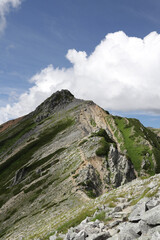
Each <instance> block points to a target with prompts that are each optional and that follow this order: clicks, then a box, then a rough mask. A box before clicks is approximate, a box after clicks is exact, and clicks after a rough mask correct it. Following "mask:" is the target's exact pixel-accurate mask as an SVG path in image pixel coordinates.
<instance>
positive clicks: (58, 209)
mask: <svg viewBox="0 0 160 240" xmlns="http://www.w3.org/2000/svg"><path fill="white" fill-rule="evenodd" d="M1 129H2V131H0V146H1V148H0V183H1V184H0V207H1V208H0V238H2V239H8V240H9V239H12V240H13V239H19V238H20V237H21V236H23V237H24V239H34V238H35V236H36V235H38V236H40V237H41V238H43V236H45V234H46V233H48V232H50V230H52V227H53V226H54V230H55V229H57V227H58V224H59V223H60V222H61V221H64V220H65V217H64V215H65V214H66V215H65V216H67V213H68V212H70V211H71V210H72V209H79V208H80V207H81V206H83V205H84V203H85V202H86V201H87V202H90V201H93V199H94V198H95V197H97V196H100V195H101V194H103V193H105V192H106V191H107V192H108V191H110V190H112V188H114V187H118V186H121V185H123V184H124V183H127V182H130V181H132V180H133V179H134V178H135V176H137V175H138V174H139V175H140V174H142V173H143V175H145V176H146V175H147V176H148V175H149V174H153V173H154V172H155V169H156V171H158V169H159V167H160V164H159V162H158V156H159V146H160V144H159V140H158V138H157V136H156V134H154V133H152V132H151V130H148V129H146V128H144V127H143V126H142V125H141V124H140V123H139V122H137V120H133V119H122V118H119V117H113V116H112V115H110V114H109V113H108V112H106V111H104V110H103V109H101V108H100V107H99V106H97V105H96V104H94V103H93V102H92V101H84V100H79V99H76V98H74V96H73V95H72V94H71V93H70V92H69V91H68V90H62V91H58V92H56V93H55V94H53V95H52V96H51V97H50V98H48V99H47V100H46V101H45V102H43V103H42V104H41V105H40V106H39V107H37V109H36V110H35V111H34V112H32V113H30V114H28V115H27V116H24V117H23V118H20V119H17V120H15V121H11V122H9V123H8V124H3V125H2V126H1ZM126 131H127V132H126ZM149 137H151V140H150V138H149ZM128 142H129V145H128ZM141 143H143V144H141ZM128 146H131V151H130V149H129V148H128ZM137 149H138V150H137ZM128 156H129V157H128ZM143 159H144V161H143ZM116 214H117V213H116ZM114 224H115V223H114ZM13 229H16V231H14V230H13ZM100 234H101V232H100ZM82 235H83V234H82ZM79 237H82V236H79ZM83 237H84V236H83ZM96 237H97V236H96ZM103 237H104V236H101V235H100V236H99V237H98V238H97V239H99V238H103Z"/></svg>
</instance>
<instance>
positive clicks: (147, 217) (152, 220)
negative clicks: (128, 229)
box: [141, 205, 160, 226]
mask: <svg viewBox="0 0 160 240" xmlns="http://www.w3.org/2000/svg"><path fill="white" fill-rule="evenodd" d="M141 219H142V220H143V221H145V222H146V223H147V224H148V225H151V226H155V225H159V224H160V205H158V206H156V207H154V208H152V209H150V210H148V211H147V212H145V213H144V214H143V215H142V216H141Z"/></svg>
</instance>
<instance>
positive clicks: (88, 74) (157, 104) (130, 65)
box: [0, 31, 160, 122]
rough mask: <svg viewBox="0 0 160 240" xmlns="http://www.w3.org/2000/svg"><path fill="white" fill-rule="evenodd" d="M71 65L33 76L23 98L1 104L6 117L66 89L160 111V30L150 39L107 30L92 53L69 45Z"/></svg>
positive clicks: (121, 107)
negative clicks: (3, 105)
mask: <svg viewBox="0 0 160 240" xmlns="http://www.w3.org/2000/svg"><path fill="white" fill-rule="evenodd" d="M66 57H67V59H68V60H69V61H70V62H71V63H72V67H71V68H62V69H59V68H54V67H53V66H52V65H49V66H48V67H47V68H45V69H43V70H42V71H41V72H39V73H37V74H36V75H35V76H33V77H32V79H30V81H31V82H32V83H33V87H31V88H30V89H29V90H28V91H27V92H25V93H24V94H22V95H21V96H20V97H19V100H18V102H15V103H14V104H13V105H7V106H6V107H3V108H1V109H0V112H1V116H0V121H1V122H4V121H6V120H8V119H11V118H15V117H18V116H21V115H24V114H26V113H29V112H30V111H32V110H34V109H35V107H36V106H37V105H39V104H40V103H41V102H42V101H44V100H45V99H46V98H47V97H49V96H50V95H51V94H52V93H53V92H55V91H57V90H60V89H69V90H70V91H71V92H72V93H73V94H74V95H75V96H76V97H78V98H83V99H91V100H93V101H94V102H95V103H97V104H99V105H100V106H101V107H103V108H105V109H107V110H113V111H117V110H118V111H143V112H146V113H150V112H152V113H157V112H158V113H159V112H160V35H159V34H158V33H156V32H152V33H150V34H149V35H147V36H146V37H145V38H144V39H141V38H136V37H129V36H127V35H126V34H125V33H124V32H122V31H121V32H116V33H111V34H108V35H106V37H105V39H104V40H102V41H101V43H100V44H99V45H98V46H97V47H96V48H95V50H94V51H93V52H92V54H91V55H90V56H87V54H86V52H83V51H79V52H77V51H76V50H75V49H72V50H69V51H68V53H67V55H66Z"/></svg>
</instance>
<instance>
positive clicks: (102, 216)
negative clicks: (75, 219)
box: [92, 211, 106, 221]
mask: <svg viewBox="0 0 160 240" xmlns="http://www.w3.org/2000/svg"><path fill="white" fill-rule="evenodd" d="M105 218H106V213H105V211H101V212H100V213H98V214H96V216H95V217H94V218H92V221H96V220H97V219H98V220H99V221H105Z"/></svg>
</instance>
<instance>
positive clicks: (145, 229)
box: [138, 220, 150, 234]
mask: <svg viewBox="0 0 160 240" xmlns="http://www.w3.org/2000/svg"><path fill="white" fill-rule="evenodd" d="M138 224H139V229H140V231H141V233H143V234H146V233H147V232H148V230H149V229H150V226H149V225H147V223H146V222H145V221H143V220H140V221H139V222H138Z"/></svg>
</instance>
